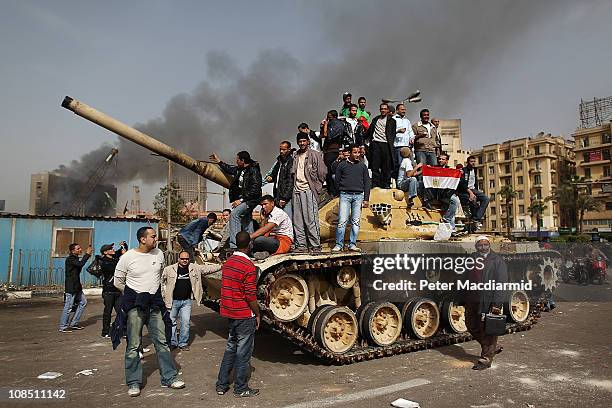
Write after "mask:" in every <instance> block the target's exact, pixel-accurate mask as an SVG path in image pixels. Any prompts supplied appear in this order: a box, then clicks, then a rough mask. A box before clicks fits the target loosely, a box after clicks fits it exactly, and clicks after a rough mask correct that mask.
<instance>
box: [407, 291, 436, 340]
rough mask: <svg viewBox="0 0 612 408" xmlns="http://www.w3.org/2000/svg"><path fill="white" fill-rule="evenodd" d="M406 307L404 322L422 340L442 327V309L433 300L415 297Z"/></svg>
mask: <svg viewBox="0 0 612 408" xmlns="http://www.w3.org/2000/svg"><path fill="white" fill-rule="evenodd" d="M406 309H407V310H406V314H405V315H404V324H405V325H406V326H407V327H408V328H409V331H410V333H411V334H413V335H414V336H416V337H417V338H419V339H421V340H423V339H428V338H430V337H432V336H433V335H434V334H436V332H437V331H438V327H440V309H438V305H436V303H435V302H434V301H433V300H431V299H427V298H420V299H415V300H413V301H412V302H410V305H409V306H408V307H407V308H406Z"/></svg>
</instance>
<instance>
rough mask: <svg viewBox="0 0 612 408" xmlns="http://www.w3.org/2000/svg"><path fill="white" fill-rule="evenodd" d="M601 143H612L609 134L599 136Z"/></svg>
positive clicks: (611, 137) (611, 136)
mask: <svg viewBox="0 0 612 408" xmlns="http://www.w3.org/2000/svg"><path fill="white" fill-rule="evenodd" d="M601 143H602V144H604V143H612V135H610V133H603V134H602V135H601Z"/></svg>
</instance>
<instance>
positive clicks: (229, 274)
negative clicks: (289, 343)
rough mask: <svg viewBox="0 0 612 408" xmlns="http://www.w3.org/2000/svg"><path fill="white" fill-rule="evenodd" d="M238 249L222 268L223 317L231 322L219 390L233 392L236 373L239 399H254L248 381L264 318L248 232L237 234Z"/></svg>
mask: <svg viewBox="0 0 612 408" xmlns="http://www.w3.org/2000/svg"><path fill="white" fill-rule="evenodd" d="M236 246H237V247H238V249H237V250H236V251H235V252H234V253H233V255H232V256H231V257H230V258H229V259H228V260H227V262H225V264H224V265H223V267H222V268H221V305H220V312H221V316H223V317H227V318H228V320H229V336H228V339H227V347H226V348H225V353H224V354H223V361H222V362H221V367H220V368H219V377H218V379H217V385H216V390H217V394H218V395H223V394H225V393H226V392H227V391H228V390H229V384H230V378H229V376H230V371H231V370H232V369H234V372H235V374H236V380H235V381H234V396H235V397H254V396H255V395H257V394H259V390H258V389H254V388H249V384H248V382H247V379H248V377H249V371H250V369H251V364H250V360H251V354H253V346H254V344H255V331H256V330H257V329H258V328H259V323H260V322H261V315H260V313H259V306H257V268H256V267H255V264H254V263H253V262H252V261H251V259H250V258H249V256H248V255H247V253H249V251H250V249H251V237H250V235H249V233H248V232H246V231H241V232H239V233H238V234H236Z"/></svg>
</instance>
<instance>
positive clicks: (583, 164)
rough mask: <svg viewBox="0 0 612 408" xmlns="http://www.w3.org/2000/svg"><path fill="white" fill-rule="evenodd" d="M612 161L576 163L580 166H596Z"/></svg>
mask: <svg viewBox="0 0 612 408" xmlns="http://www.w3.org/2000/svg"><path fill="white" fill-rule="evenodd" d="M611 162H612V160H609V159H608V160H595V161H588V162H585V161H579V162H577V163H576V164H577V165H578V166H582V167H587V166H598V165H602V164H610V163H611Z"/></svg>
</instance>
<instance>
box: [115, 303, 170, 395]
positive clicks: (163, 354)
mask: <svg viewBox="0 0 612 408" xmlns="http://www.w3.org/2000/svg"><path fill="white" fill-rule="evenodd" d="M162 313H167V312H166V311H165V310H164V311H160V310H158V309H156V308H155V309H153V308H151V309H150V310H149V320H148V321H145V320H144V318H145V313H144V312H143V311H142V310H140V309H139V308H133V309H131V310H129V311H128V313H127V346H126V347H125V383H126V384H127V385H128V387H129V386H131V385H139V386H140V385H142V363H141V361H140V355H139V354H138V349H139V348H140V344H141V343H142V328H143V326H144V325H145V324H146V325H147V329H148V330H149V336H150V337H151V340H152V341H153V345H154V346H155V354H156V355H157V364H158V365H159V373H160V375H161V384H162V385H170V384H172V382H174V380H175V379H176V376H177V374H178V372H177V371H176V367H175V365H174V360H173V359H172V353H170V348H169V347H168V344H167V343H166V327H165V325H164V320H163V318H162Z"/></svg>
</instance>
